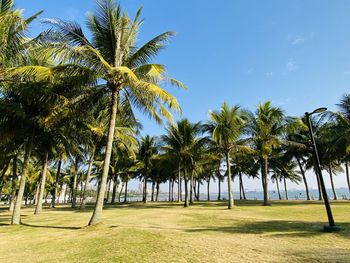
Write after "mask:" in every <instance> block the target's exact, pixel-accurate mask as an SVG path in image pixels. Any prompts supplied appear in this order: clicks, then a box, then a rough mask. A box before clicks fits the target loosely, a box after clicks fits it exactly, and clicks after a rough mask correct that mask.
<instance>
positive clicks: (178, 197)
mask: <svg viewBox="0 0 350 263" xmlns="http://www.w3.org/2000/svg"><path fill="white" fill-rule="evenodd" d="M177 186H178V190H177V201H178V202H181V164H180V161H179V171H178V181H177Z"/></svg>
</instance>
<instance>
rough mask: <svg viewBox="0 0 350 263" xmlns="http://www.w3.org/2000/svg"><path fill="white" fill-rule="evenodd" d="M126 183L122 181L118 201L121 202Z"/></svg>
mask: <svg viewBox="0 0 350 263" xmlns="http://www.w3.org/2000/svg"><path fill="white" fill-rule="evenodd" d="M124 185H125V182H123V183H122V187H121V188H120V191H119V195H118V203H120V197H121V195H122V192H123V189H124ZM124 201H125V200H124Z"/></svg>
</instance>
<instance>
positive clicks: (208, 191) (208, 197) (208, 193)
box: [207, 176, 211, 201]
mask: <svg viewBox="0 0 350 263" xmlns="http://www.w3.org/2000/svg"><path fill="white" fill-rule="evenodd" d="M210 179H211V177H210V176H209V178H208V181H207V195H208V196H207V200H208V201H210Z"/></svg>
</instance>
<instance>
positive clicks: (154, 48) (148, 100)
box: [48, 0, 183, 225]
mask: <svg viewBox="0 0 350 263" xmlns="http://www.w3.org/2000/svg"><path fill="white" fill-rule="evenodd" d="M140 14H141V9H139V11H138V12H137V13H136V16H135V18H134V19H130V18H129V17H128V16H127V15H126V13H125V12H123V11H122V8H121V6H120V5H116V4H115V3H114V1H112V0H101V1H97V10H96V12H95V13H91V14H89V15H88V22H87V27H88V28H89V29H90V31H91V35H92V40H91V41H89V40H88V38H87V37H86V36H85V35H84V34H83V31H82V29H81V27H80V26H79V25H77V24H76V23H69V22H64V21H61V20H48V22H49V23H50V24H51V25H53V26H54V27H55V28H56V29H57V31H59V32H60V34H61V36H63V41H64V42H65V43H66V41H68V42H69V43H71V45H70V46H67V45H65V48H62V46H60V47H59V48H57V49H56V54H57V55H59V56H60V57H61V58H62V57H65V58H67V59H69V60H71V61H73V62H75V63H76V64H79V69H83V70H84V71H85V72H88V73H89V74H92V75H94V76H96V79H103V80H105V84H104V85H103V86H104V89H103V91H105V92H107V93H108V94H109V96H110V101H111V102H110V103H111V104H110V116H109V122H108V133H107V134H108V135H107V143H106V150H105V158H104V165H103V169H102V176H101V183H100V184H99V191H98V196H97V201H96V205H95V209H94V213H93V215H92V217H91V220H90V222H89V225H94V224H96V223H99V222H100V221H101V216H102V208H103V200H104V195H105V191H106V184H107V177H108V170H109V166H110V159H111V153H112V144H113V141H114V133H115V122H116V116H117V108H118V104H119V103H120V101H121V98H127V100H128V101H130V103H131V104H133V105H135V106H136V107H137V108H138V109H141V111H143V112H145V113H147V114H148V115H149V116H150V117H152V118H154V119H155V120H156V121H157V122H161V116H165V117H167V118H169V119H171V113H170V112H169V111H168V110H167V107H168V108H170V109H172V110H177V111H179V110H180V107H179V104H178V102H177V101H176V99H175V98H174V97H173V96H171V95H170V94H169V93H168V92H166V91H165V90H164V89H162V88H161V87H160V86H159V85H160V83H161V82H164V80H169V82H170V83H171V84H173V85H177V86H180V87H183V84H182V83H180V82H178V81H176V80H174V79H172V78H169V77H168V76H167V74H166V71H165V67H164V66H163V65H160V64H150V63H149V62H150V61H151V60H152V59H153V58H154V57H155V56H156V55H157V54H158V53H159V51H160V50H161V49H163V48H164V45H165V43H166V41H167V40H168V39H169V38H170V37H171V36H173V35H174V33H173V32H166V33H163V34H161V35H159V36H157V37H155V38H154V39H152V40H150V41H149V42H147V43H146V44H145V45H144V46H142V47H141V48H136V47H137V45H136V41H137V34H138V31H139V28H140V26H141V24H142V20H140V19H139V17H140ZM61 39H62V38H61ZM65 43H64V44H65Z"/></svg>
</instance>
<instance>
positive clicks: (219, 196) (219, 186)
mask: <svg viewBox="0 0 350 263" xmlns="http://www.w3.org/2000/svg"><path fill="white" fill-rule="evenodd" d="M220 179H221V178H220V177H219V176H218V191H219V193H218V201H220V200H221V180H220Z"/></svg>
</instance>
